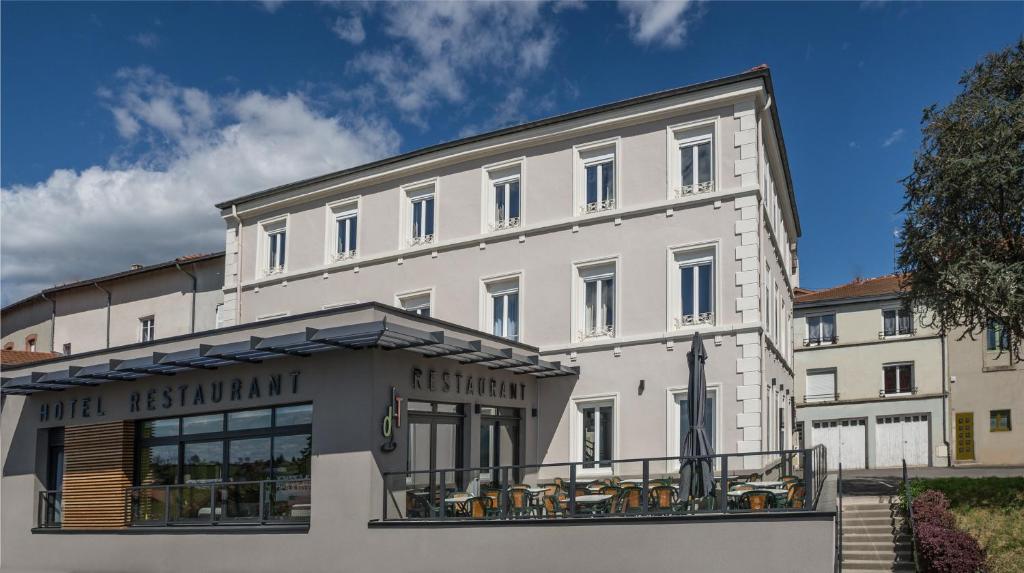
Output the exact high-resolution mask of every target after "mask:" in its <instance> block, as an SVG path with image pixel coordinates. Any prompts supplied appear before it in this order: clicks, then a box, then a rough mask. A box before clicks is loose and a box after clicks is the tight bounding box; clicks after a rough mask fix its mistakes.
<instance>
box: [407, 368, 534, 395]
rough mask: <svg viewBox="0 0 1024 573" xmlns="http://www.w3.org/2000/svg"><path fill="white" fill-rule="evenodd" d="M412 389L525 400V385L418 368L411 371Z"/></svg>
mask: <svg viewBox="0 0 1024 573" xmlns="http://www.w3.org/2000/svg"><path fill="white" fill-rule="evenodd" d="M412 388H413V389H414V390H427V391H428V392H442V393H445V394H448V393H452V394H463V395H465V396H480V397H489V398H508V399H509V400H525V399H526V384H523V383H521V382H520V383H516V382H506V381H504V380H495V379H494V378H484V377H482V376H478V377H473V376H464V375H463V374H461V373H459V372H455V373H451V372H446V371H442V372H438V371H437V370H426V371H423V370H421V369H419V368H413V369H412Z"/></svg>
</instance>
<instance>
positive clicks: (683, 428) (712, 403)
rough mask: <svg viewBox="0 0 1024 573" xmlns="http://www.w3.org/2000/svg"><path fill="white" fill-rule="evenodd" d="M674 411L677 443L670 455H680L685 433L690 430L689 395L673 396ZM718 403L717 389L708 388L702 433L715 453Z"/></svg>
mask: <svg viewBox="0 0 1024 573" xmlns="http://www.w3.org/2000/svg"><path fill="white" fill-rule="evenodd" d="M673 398H674V401H675V404H676V409H677V410H678V414H677V416H678V424H679V428H678V433H677V434H676V439H677V441H678V442H679V443H678V446H677V447H676V448H675V451H674V452H672V455H682V453H683V442H684V440H685V438H686V434H687V432H689V430H690V400H689V395H688V394H687V392H686V391H683V392H678V393H676V394H675V395H674V396H673ZM717 403H718V389H716V388H708V393H707V396H705V402H704V433H705V434H706V435H707V437H708V443H710V444H711V447H712V448H715V451H718V448H717V447H716V444H717V442H716V439H717V437H718V431H717V430H716V428H717V427H718V411H717V408H716V405H717Z"/></svg>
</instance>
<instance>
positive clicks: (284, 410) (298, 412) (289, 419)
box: [274, 404, 313, 427]
mask: <svg viewBox="0 0 1024 573" xmlns="http://www.w3.org/2000/svg"><path fill="white" fill-rule="evenodd" d="M274 413H275V419H274V425H275V426H277V427H281V426H298V425H299V424H312V423H313V405H312V404H300V405H298V406H281V407H279V408H275V409H274Z"/></svg>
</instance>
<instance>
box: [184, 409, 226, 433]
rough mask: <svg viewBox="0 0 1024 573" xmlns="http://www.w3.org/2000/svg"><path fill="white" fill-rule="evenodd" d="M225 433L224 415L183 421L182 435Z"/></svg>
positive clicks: (191, 417)
mask: <svg viewBox="0 0 1024 573" xmlns="http://www.w3.org/2000/svg"><path fill="white" fill-rule="evenodd" d="M222 431H224V414H207V415H203V416H189V417H188V418H182V419H181V433H182V434H207V433H210V432H222Z"/></svg>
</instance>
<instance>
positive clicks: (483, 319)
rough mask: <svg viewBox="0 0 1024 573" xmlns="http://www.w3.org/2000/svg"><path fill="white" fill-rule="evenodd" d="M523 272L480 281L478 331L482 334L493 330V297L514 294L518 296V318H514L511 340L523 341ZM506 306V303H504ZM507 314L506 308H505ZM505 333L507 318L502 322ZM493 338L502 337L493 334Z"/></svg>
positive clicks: (485, 278)
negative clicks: (513, 331)
mask: <svg viewBox="0 0 1024 573" xmlns="http://www.w3.org/2000/svg"><path fill="white" fill-rule="evenodd" d="M523 275H524V273H523V271H517V272H514V273H505V274H500V275H494V276H490V277H484V278H482V279H480V286H481V289H480V293H481V296H480V330H481V331H483V332H490V333H492V334H493V330H494V302H493V300H492V299H493V297H494V296H497V295H504V294H508V293H512V292H515V293H517V294H518V295H519V316H518V317H516V326H517V331H516V338H515V339H513V340H516V341H522V340H523V332H524V330H523V315H524V314H525V313H524V312H523V300H524V299H523ZM506 305H507V303H506ZM505 310H506V312H507V306H506V308H505ZM502 325H503V327H504V328H505V330H506V332H507V331H508V318H507V317H506V318H505V319H504V320H503V322H502ZM494 336H502V337H505V336H504V335H501V334H494Z"/></svg>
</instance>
